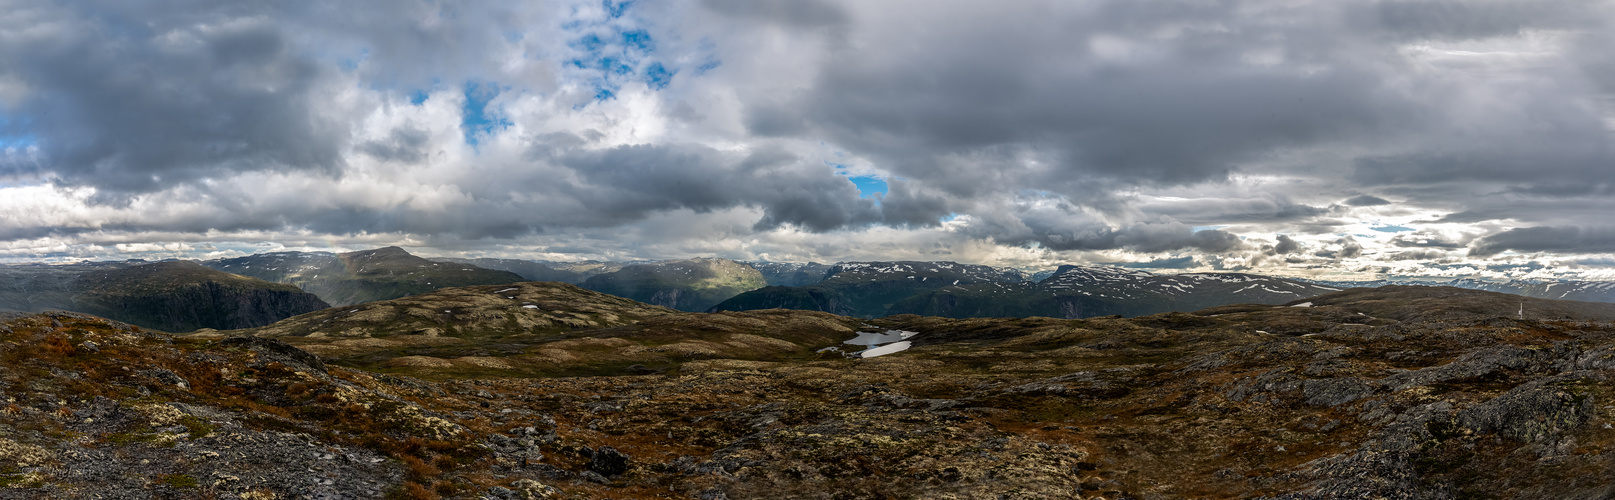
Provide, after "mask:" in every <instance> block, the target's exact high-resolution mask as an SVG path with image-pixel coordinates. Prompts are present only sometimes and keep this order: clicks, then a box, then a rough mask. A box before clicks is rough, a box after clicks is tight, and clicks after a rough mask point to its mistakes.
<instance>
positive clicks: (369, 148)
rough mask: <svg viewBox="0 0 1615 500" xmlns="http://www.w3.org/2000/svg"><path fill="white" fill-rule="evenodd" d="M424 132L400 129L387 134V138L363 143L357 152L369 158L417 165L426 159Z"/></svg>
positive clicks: (414, 129) (409, 128) (425, 136)
mask: <svg viewBox="0 0 1615 500" xmlns="http://www.w3.org/2000/svg"><path fill="white" fill-rule="evenodd" d="M427 139H429V137H428V136H427V134H426V132H425V131H423V130H421V129H417V128H411V127H400V128H396V129H393V131H392V132H390V133H388V135H387V138H385V139H380V140H372V141H365V142H364V143H362V144H359V146H358V150H359V151H360V152H363V153H364V154H367V155H370V156H371V157H373V158H375V159H377V160H382V161H392V162H400V163H418V162H420V161H422V160H425V159H426V154H427V152H426V147H427V144H426V141H427Z"/></svg>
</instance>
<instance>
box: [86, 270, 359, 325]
mask: <svg viewBox="0 0 1615 500" xmlns="http://www.w3.org/2000/svg"><path fill="white" fill-rule="evenodd" d="M326 307H329V305H328V304H326V303H325V301H323V300H320V298H319V297H316V296H314V294H311V293H307V292H303V291H301V290H298V291H292V290H274V289H264V288H248V287H240V286H232V285H229V284H224V283H218V282H202V283H191V284H185V285H179V286H177V287H175V288H172V289H170V290H169V291H167V292H166V293H158V294H118V293H95V292H90V293H86V294H84V295H81V296H79V297H78V300H77V307H75V308H74V309H76V310H79V311H80V312H85V313H89V314H96V315H101V316H106V317H109V318H116V319H118V320H120V321H125V322H128V323H133V324H137V325H142V326H146V327H148V328H154V329H157V330H163V331H169V332H188V331H192V330H197V329H201V328H213V329H218V330H231V329H237V328H252V327H257V326H264V325H268V324H271V323H274V322H276V321H280V320H282V319H286V318H289V317H292V316H296V315H299V314H303V313H307V312H312V311H318V310H320V309H325V308H326Z"/></svg>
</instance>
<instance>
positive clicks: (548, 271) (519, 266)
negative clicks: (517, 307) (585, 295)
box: [431, 258, 591, 285]
mask: <svg viewBox="0 0 1615 500" xmlns="http://www.w3.org/2000/svg"><path fill="white" fill-rule="evenodd" d="M431 260H435V261H438V262H450V263H455V264H470V265H473V266H477V267H480V268H483V269H492V270H495V271H508V272H512V273H516V274H517V275H519V276H521V277H522V279H525V280H527V281H559V282H562V283H571V284H574V285H578V284H582V283H583V280H586V279H588V278H589V276H591V274H585V273H580V272H577V271H571V270H565V269H556V268H554V267H550V266H547V265H544V264H541V263H538V262H533V261H530V260H517V259H488V258H481V259H455V258H439V259H431Z"/></svg>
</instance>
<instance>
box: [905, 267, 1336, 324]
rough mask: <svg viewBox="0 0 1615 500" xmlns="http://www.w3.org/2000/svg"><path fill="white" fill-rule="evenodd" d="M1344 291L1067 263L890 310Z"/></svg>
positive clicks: (1098, 309)
mask: <svg viewBox="0 0 1615 500" xmlns="http://www.w3.org/2000/svg"><path fill="white" fill-rule="evenodd" d="M1336 290H1337V289H1336V288H1331V287H1326V286H1321V285H1316V284H1312V283H1305V282H1300V281H1296V280H1289V279H1284V278H1275V277H1271V276H1261V275H1254V274H1242V273H1184V274H1152V273H1147V272H1142V271H1134V270H1128V269H1121V268H1113V267H1082V266H1061V267H1060V269H1059V270H1058V271H1057V272H1056V273H1055V274H1054V275H1052V276H1050V277H1048V278H1046V279H1044V280H1043V281H1040V282H1038V283H1015V284H1008V283H980V284H974V285H960V286H950V287H945V288H941V289H938V290H934V291H930V292H925V293H920V294H916V295H914V296H911V297H908V298H906V299H904V300H902V301H899V302H898V303H897V304H894V305H893V306H892V307H891V310H890V312H891V313H892V314H919V315H924V316H944V317H949V318H980V317H1027V316H1049V317H1054V318H1091V317H1095V316H1109V315H1122V316H1141V315H1147V314H1155V313H1160V312H1167V311H1194V310H1197V309H1204V308H1207V307H1213V306H1219V305H1224V304H1239V303H1258V304H1282V303H1285V302H1289V301H1292V300H1295V299H1297V298H1304V297H1311V296H1314V295H1318V294H1322V293H1327V292H1332V291H1336Z"/></svg>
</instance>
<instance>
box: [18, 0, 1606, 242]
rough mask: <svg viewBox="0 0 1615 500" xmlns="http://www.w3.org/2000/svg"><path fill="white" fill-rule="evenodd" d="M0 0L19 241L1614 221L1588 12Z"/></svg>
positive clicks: (1066, 231)
mask: <svg viewBox="0 0 1615 500" xmlns="http://www.w3.org/2000/svg"><path fill="white" fill-rule="evenodd" d="M0 9H5V11H6V12H8V15H7V16H5V17H4V18H0V208H3V209H4V210H6V212H5V213H6V214H7V215H8V217H6V218H5V220H0V241H3V242H5V243H6V244H7V245H10V246H8V247H7V248H8V249H9V250H6V251H9V252H13V253H12V254H8V255H31V254H29V253H28V252H34V253H33V254H38V255H45V254H51V255H69V254H73V255H82V254H84V253H85V252H90V250H86V249H92V248H94V249H101V250H95V251H105V252H112V253H117V252H123V253H129V254H142V252H147V251H148V250H149V251H150V252H155V253H153V255H157V254H160V253H161V252H170V253H176V252H177V253H178V254H183V253H184V252H201V251H216V250H202V248H203V247H202V246H201V245H202V244H204V243H207V242H208V241H212V240H219V241H220V242H221V243H222V242H223V239H230V241H248V240H253V239H260V240H263V241H272V242H280V241H299V242H307V241H319V240H321V239H328V240H332V241H348V242H353V243H355V244H358V243H363V242H375V243H379V244H387V243H413V244H417V245H418V246H421V247H427V248H435V249H441V250H442V251H445V252H449V251H453V252H483V253H485V254H492V253H502V254H504V255H538V254H542V255H547V256H551V257H552V258H553V257H554V256H556V255H561V254H564V253H566V252H574V253H577V254H579V255H582V254H588V255H593V256H597V257H613V258H637V257H647V258H648V257H650V256H657V257H678V256H681V254H680V252H684V253H686V254H689V255H696V254H701V255H708V254H711V255H717V254H722V255H727V256H736V257H754V256H756V255H760V254H763V253H767V254H769V255H775V256H782V257H783V256H801V257H811V258H814V259H819V260H835V259H840V258H860V259H875V258H882V257H883V256H886V257H892V258H896V257H904V258H923V257H924V256H932V257H937V256H948V257H949V258H955V259H960V258H966V257H969V258H975V259H984V260H986V261H992V262H1018V263H1039V264H1038V265H1042V264H1046V263H1052V262H1058V261H1061V260H1071V261H1083V260H1086V261H1092V262H1120V261H1121V260H1119V259H1135V260H1137V261H1139V262H1163V263H1172V264H1171V265H1174V266H1176V265H1185V266H1187V265H1195V266H1201V268H1204V267H1206V266H1212V267H1217V266H1223V267H1229V268H1231V267H1233V266H1247V267H1270V268H1273V269H1289V268H1290V266H1291V265H1293V266H1316V265H1323V264H1324V263H1329V264H1331V265H1332V264H1335V263H1338V262H1340V261H1345V260H1347V259H1351V260H1352V261H1353V264H1352V265H1360V264H1361V263H1360V262H1358V261H1359V260H1363V259H1375V258H1377V259H1384V260H1405V259H1411V258H1418V259H1421V260H1424V259H1433V258H1438V257H1441V256H1442V255H1445V253H1446V252H1444V251H1452V250H1459V249H1464V250H1467V252H1468V254H1469V255H1468V258H1472V259H1483V258H1491V257H1495V256H1496V255H1499V254H1501V253H1502V252H1506V251H1514V252H1543V253H1562V254H1587V253H1600V252H1607V251H1610V249H1611V248H1615V244H1611V243H1610V241H1606V240H1611V241H1615V239H1612V238H1610V237H1608V235H1607V234H1605V233H1607V232H1608V231H1607V230H1605V229H1600V228H1602V227H1604V226H1605V224H1604V223H1603V222H1602V221H1603V220H1604V219H1605V218H1606V217H1607V214H1608V213H1610V212H1609V211H1610V210H1615V200H1612V199H1611V197H1610V196H1609V194H1610V193H1612V192H1615V188H1612V187H1611V186H1615V177H1611V176H1612V175H1615V173H1612V172H1615V171H1612V170H1611V169H1609V168H1607V167H1608V165H1610V164H1611V162H1612V160H1615V157H1612V156H1611V155H1612V154H1615V153H1611V152H1612V151H1615V144H1611V141H1612V137H1611V135H1610V134H1609V133H1608V124H1609V123H1611V121H1612V119H1615V116H1612V115H1615V112H1612V111H1611V110H1610V109H1609V108H1608V107H1601V106H1599V105H1595V104H1596V103H1600V102H1608V101H1609V97H1610V96H1611V95H1615V56H1612V55H1610V54H1611V53H1610V52H1609V51H1608V50H1607V47H1608V46H1609V45H1610V43H1612V42H1615V35H1612V34H1611V33H1615V29H1612V28H1615V27H1612V26H1610V24H1611V21H1610V20H1611V19H1615V15H1611V14H1615V12H1612V11H1611V9H1612V8H1611V7H1610V6H1609V5H1607V4H1600V3H1587V2H1575V1H1548V2H1509V1H1495V2H1492V1H1488V2H1448V1H1436V0H1428V1H1425V0H1404V1H1395V2H1324V1H1302V2H1277V1H1271V0H1235V1H1231V2H1221V3H1215V2H1214V3H1166V4H1163V3H1148V2H1142V3H1141V2H1132V1H1123V0H1105V1H1099V2H1085V3H1075V4H1074V3H1070V2H1051V1H1041V0H1014V1H1010V2H999V3H993V4H986V3H981V2H962V1H961V2H953V1H943V2H906V1H900V2H850V1H841V0H811V1H779V0H766V1H736V0H699V1H693V2H666V3H639V2H617V1H605V2H599V1H593V0H589V1H583V0H579V1H574V2H559V3H547V4H539V3H516V4H498V5H494V4H480V3H434V2H415V1H406V2H386V3H369V2H357V3H355V2H340V3H330V2H325V3H319V2H278V3H240V2H222V1H219V2H215V1H207V0H203V1H183V2H182V1H158V2H148V3H142V4H140V5H129V4H127V3H126V2H116V1H103V0H95V1H88V2H86V1H78V2H66V1H46V2H22V1H16V0H0ZM852 178H859V179H880V180H881V182H882V183H883V187H880V188H879V191H880V192H878V193H877V192H874V191H872V190H871V189H872V188H871V187H869V186H868V185H865V186H864V187H863V188H860V187H859V186H858V185H855V184H854V183H853V182H851V180H850V179H852ZM1343 193H1344V195H1343ZM1367 193H1372V194H1367ZM1342 196H1349V197H1348V198H1346V199H1344V200H1342V199H1341V198H1342ZM1392 200H1397V201H1394V202H1393V201H1392ZM1376 228H1377V229H1379V230H1383V229H1385V228H1395V231H1396V232H1394V233H1384V234H1381V233H1379V232H1378V230H1376ZM1401 228H1406V229H1408V230H1404V229H1401ZM1277 233H1283V234H1279V235H1278V237H1277V238H1276V241H1274V242H1272V243H1271V244H1267V245H1266V246H1265V247H1264V246H1263V245H1264V244H1263V243H1262V242H1264V241H1273V240H1270V238H1273V236H1272V235H1274V234H1277ZM1369 233H1373V234H1369ZM815 235H818V236H815ZM142 238H147V239H149V238H161V239H162V240H161V241H144V240H142ZM646 239H655V240H656V241H654V242H649V241H645V240H646ZM1247 239H1249V240H1250V241H1252V242H1253V243H1246V241H1247ZM753 240H755V243H753V242H752V241H753ZM831 240H833V241H831ZM715 241H721V242H723V243H722V244H721V245H720V244H715V243H713V242H715ZM883 241H889V242H890V243H883ZM143 243H149V244H150V245H149V246H142V245H137V244H143ZM168 243H186V244H191V245H192V246H191V247H188V248H190V250H185V249H183V248H181V247H180V246H175V245H169V244H168ZM232 244H233V243H232ZM276 244H281V243H276ZM118 245H123V246H121V247H120V246H118ZM790 245H800V247H801V248H799V249H794V250H793V249H790V248H788V247H789V246H790ZM909 246H913V248H910V247H909ZM532 248H544V249H546V250H543V251H541V252H540V251H535V250H531V249H532ZM30 249H32V250H30ZM176 249H178V250H176ZM524 249H526V250H524ZM563 250H564V251H563ZM535 252H536V253H535ZM165 255H166V254H165ZM1185 259H1186V260H1185ZM1163 265H1164V264H1163ZM1271 266H1278V267H1271ZM1300 268H1301V267H1296V269H1300ZM1476 268H1481V267H1476ZM1363 269H1369V268H1368V267H1364V268H1363ZM1453 269H1457V268H1453ZM1441 271H1442V272H1452V269H1442V270H1441Z"/></svg>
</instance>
